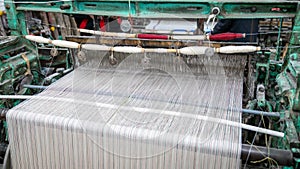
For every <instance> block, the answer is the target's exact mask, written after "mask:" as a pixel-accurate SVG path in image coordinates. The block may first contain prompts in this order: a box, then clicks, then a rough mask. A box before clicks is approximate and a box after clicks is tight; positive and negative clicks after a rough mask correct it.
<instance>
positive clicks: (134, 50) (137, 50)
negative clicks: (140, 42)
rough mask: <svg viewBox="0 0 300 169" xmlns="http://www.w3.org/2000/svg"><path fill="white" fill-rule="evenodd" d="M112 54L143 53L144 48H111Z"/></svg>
mask: <svg viewBox="0 0 300 169" xmlns="http://www.w3.org/2000/svg"><path fill="white" fill-rule="evenodd" d="M113 51H114V52H120V53H144V48H139V47H131V46H116V47H113Z"/></svg>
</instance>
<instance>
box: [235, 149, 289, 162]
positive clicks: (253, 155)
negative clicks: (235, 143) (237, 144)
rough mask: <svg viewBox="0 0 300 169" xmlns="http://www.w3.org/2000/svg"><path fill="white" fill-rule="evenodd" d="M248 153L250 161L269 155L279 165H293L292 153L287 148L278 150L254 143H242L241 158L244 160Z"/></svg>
mask: <svg viewBox="0 0 300 169" xmlns="http://www.w3.org/2000/svg"><path fill="white" fill-rule="evenodd" d="M248 154H249V160H250V161H259V160H262V159H264V158H266V157H269V158H271V159H273V160H275V161H276V162H277V164H278V165H280V166H292V165H293V153H292V152H291V151H289V150H280V149H276V148H267V147H261V146H256V145H248V144H243V145H242V155H241V158H242V160H246V159H247V157H248Z"/></svg>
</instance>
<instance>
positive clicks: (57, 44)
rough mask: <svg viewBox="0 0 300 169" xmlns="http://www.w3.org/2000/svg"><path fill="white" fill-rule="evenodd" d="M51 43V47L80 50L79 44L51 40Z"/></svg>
mask: <svg viewBox="0 0 300 169" xmlns="http://www.w3.org/2000/svg"><path fill="white" fill-rule="evenodd" d="M51 43H52V44H53V45H55V46H59V47H65V48H72V49H77V48H80V44H79V43H76V42H70V41H65V40H53V41H52V42H51Z"/></svg>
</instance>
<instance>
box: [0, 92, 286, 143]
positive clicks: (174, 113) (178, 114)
mask: <svg viewBox="0 0 300 169" xmlns="http://www.w3.org/2000/svg"><path fill="white" fill-rule="evenodd" d="M0 99H38V100H39V99H40V100H49V101H51V100H53V101H62V102H72V103H80V104H86V105H91V106H95V104H96V106H99V107H103V108H111V109H117V110H119V109H122V110H131V111H132V110H141V111H145V110H147V111H151V112H152V113H157V114H163V115H168V116H176V117H184V118H191V119H197V120H205V121H209V122H213V123H218V124H224V125H230V126H233V127H238V128H242V129H246V130H250V131H255V132H259V133H264V134H268V135H272V136H276V137H284V133H282V132H278V131H274V130H269V129H265V128H260V127H256V126H251V125H248V124H244V123H239V122H235V121H230V120H225V119H219V118H215V117H209V116H203V115H198V114H189V113H183V112H177V111H166V110H165V111H161V110H158V109H147V108H140V107H128V106H120V105H114V104H106V103H98V102H89V101H86V100H74V98H73V99H70V98H59V97H47V96H28V95H0Z"/></svg>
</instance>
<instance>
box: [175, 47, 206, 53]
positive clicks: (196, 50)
mask: <svg viewBox="0 0 300 169" xmlns="http://www.w3.org/2000/svg"><path fill="white" fill-rule="evenodd" d="M207 49H209V47H205V46H190V47H185V48H181V49H179V53H181V54H184V55H204V54H205V51H206V50H207Z"/></svg>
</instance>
